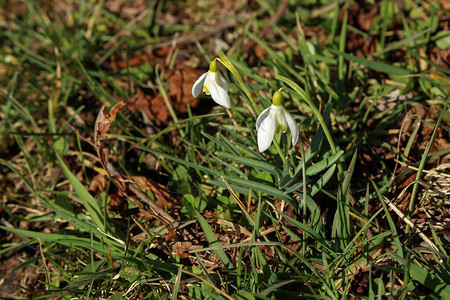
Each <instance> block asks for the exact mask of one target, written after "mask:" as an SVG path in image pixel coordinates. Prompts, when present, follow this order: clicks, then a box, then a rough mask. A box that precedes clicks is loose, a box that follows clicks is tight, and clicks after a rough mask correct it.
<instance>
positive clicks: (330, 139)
mask: <svg viewBox="0 0 450 300" xmlns="http://www.w3.org/2000/svg"><path fill="white" fill-rule="evenodd" d="M276 78H277V79H279V80H281V81H283V82H284V83H286V84H287V85H289V86H290V87H291V88H292V90H293V91H294V92H296V93H297V94H298V95H299V96H300V97H301V98H302V99H303V100H305V102H306V103H307V104H308V105H309V107H310V108H311V110H312V111H313V113H314V115H315V116H316V118H317V120H318V121H319V123H320V125H321V126H322V129H323V132H324V133H325V136H326V137H327V140H328V143H329V144H330V147H331V151H332V152H333V154H336V153H337V150H336V145H335V144H334V140H333V137H332V136H331V133H330V130H328V126H327V124H326V123H325V120H324V119H323V117H322V114H321V113H320V112H319V110H318V109H317V107H316V105H315V104H314V102H313V101H312V100H311V98H309V96H308V94H306V92H305V91H304V90H303V89H302V88H301V87H300V86H299V85H298V84H296V83H295V82H294V81H292V80H290V79H289V78H286V77H284V76H277V77H276ZM337 167H338V171H339V176H340V177H341V179H343V178H344V168H343V167H342V164H341V162H340V161H338V162H337Z"/></svg>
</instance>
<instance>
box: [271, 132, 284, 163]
mask: <svg viewBox="0 0 450 300" xmlns="http://www.w3.org/2000/svg"><path fill="white" fill-rule="evenodd" d="M272 144H273V145H275V148H276V149H277V152H278V154H279V155H280V158H281V160H282V161H283V165H284V164H285V162H286V157H285V156H284V155H283V150H281V148H280V143H279V141H278V138H277V137H276V136H274V137H273V142H272Z"/></svg>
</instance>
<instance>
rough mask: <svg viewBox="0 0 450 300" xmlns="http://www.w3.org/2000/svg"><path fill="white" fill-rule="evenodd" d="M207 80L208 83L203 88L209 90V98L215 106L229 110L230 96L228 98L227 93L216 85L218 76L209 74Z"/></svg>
mask: <svg viewBox="0 0 450 300" xmlns="http://www.w3.org/2000/svg"><path fill="white" fill-rule="evenodd" d="M208 79H209V82H205V86H206V87H207V88H208V89H209V92H210V93H211V98H213V100H214V101H215V102H216V103H217V104H219V105H222V106H224V107H226V108H230V96H228V93H227V91H226V90H225V89H224V88H223V87H221V86H220V85H219V84H218V74H217V73H213V72H211V73H210V76H208V78H207V80H208ZM207 84H209V85H207Z"/></svg>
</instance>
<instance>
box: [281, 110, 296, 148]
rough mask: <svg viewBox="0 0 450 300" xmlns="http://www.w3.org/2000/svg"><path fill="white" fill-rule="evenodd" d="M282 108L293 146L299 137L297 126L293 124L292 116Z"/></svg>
mask: <svg viewBox="0 0 450 300" xmlns="http://www.w3.org/2000/svg"><path fill="white" fill-rule="evenodd" d="M282 108H283V113H284V117H285V118H286V122H287V123H288V125H289V130H290V131H291V134H292V146H294V145H295V144H297V142H298V137H299V130H298V126H297V123H296V122H295V120H294V118H293V117H292V115H291V114H290V113H289V112H288V111H287V110H286V109H285V108H284V107H282Z"/></svg>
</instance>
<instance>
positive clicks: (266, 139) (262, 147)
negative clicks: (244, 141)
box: [258, 105, 276, 152]
mask: <svg viewBox="0 0 450 300" xmlns="http://www.w3.org/2000/svg"><path fill="white" fill-rule="evenodd" d="M275 116H276V107H275V106H273V105H272V106H271V107H270V111H269V115H268V116H267V117H266V118H265V119H264V120H263V121H262V122H261V124H260V126H259V130H258V150H259V152H264V151H266V150H267V149H269V147H270V145H271V144H272V140H273V136H274V135H275V127H276V126H275Z"/></svg>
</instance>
